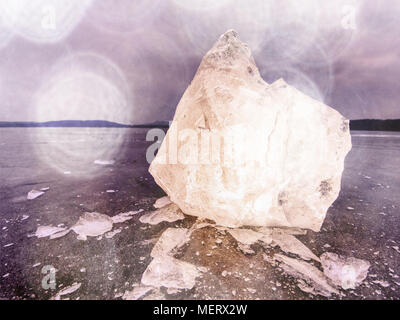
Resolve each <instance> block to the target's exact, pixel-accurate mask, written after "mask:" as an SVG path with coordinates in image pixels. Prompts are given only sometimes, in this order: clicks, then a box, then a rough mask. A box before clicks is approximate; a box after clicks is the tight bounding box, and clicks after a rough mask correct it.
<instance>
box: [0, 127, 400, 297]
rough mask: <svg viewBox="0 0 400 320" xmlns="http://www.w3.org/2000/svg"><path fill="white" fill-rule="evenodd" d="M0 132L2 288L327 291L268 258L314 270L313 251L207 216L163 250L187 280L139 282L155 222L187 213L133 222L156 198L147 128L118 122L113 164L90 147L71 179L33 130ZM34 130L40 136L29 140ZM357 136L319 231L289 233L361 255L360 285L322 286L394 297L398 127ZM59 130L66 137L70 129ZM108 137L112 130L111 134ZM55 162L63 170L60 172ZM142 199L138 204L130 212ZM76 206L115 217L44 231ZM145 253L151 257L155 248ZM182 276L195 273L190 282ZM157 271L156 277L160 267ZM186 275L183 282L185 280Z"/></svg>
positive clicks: (398, 242) (1, 292)
mask: <svg viewBox="0 0 400 320" xmlns="http://www.w3.org/2000/svg"><path fill="white" fill-rule="evenodd" d="M0 130H1V134H0V139H1V140H2V141H0V145H1V148H2V149H1V151H2V152H1V153H0V166H1V170H0V181H2V184H1V186H0V212H1V217H0V230H1V233H0V248H1V251H0V252H1V262H0V279H1V287H0V298H9V299H50V298H55V297H57V294H58V293H60V292H67V294H65V295H61V296H60V298H61V299H123V297H125V298H126V299H133V298H135V299H150V298H157V299H162V298H166V299H187V298H192V299H218V298H220V299H224V298H228V299H325V298H326V297H324V296H323V295H320V294H318V295H315V292H313V290H315V286H314V288H313V287H311V286H310V284H309V283H307V281H306V280H304V279H302V278H301V277H300V278H299V277H296V276H292V275H289V274H288V273H287V272H285V270H284V268H283V267H284V266H280V264H281V263H282V262H281V261H275V262H274V256H276V255H283V256H286V257H288V258H289V259H294V260H295V261H300V262H301V265H303V264H304V263H307V264H311V265H312V266H314V267H315V268H317V269H318V270H319V271H321V272H322V270H323V269H322V266H321V265H320V263H319V262H318V261H315V259H313V258H311V259H310V260H307V261H306V260H302V259H300V258H299V256H298V255H296V254H293V253H288V252H286V251H285V250H282V249H281V248H280V246H279V244H277V245H275V246H272V245H266V243H265V242H267V243H268V241H269V240H268V239H269V238H268V239H267V238H263V239H264V240H265V241H264V242H263V241H256V242H252V243H250V244H246V246H247V247H246V249H249V251H248V252H249V253H247V254H244V253H243V251H242V250H241V249H243V248H240V245H239V244H238V242H237V241H236V240H235V238H234V237H233V236H232V235H231V234H230V232H228V231H227V230H226V229H224V228H215V227H210V226H207V225H203V226H204V227H203V228H199V229H196V230H194V231H193V232H191V234H190V238H189V241H186V238H185V236H186V233H185V232H183V231H182V232H181V233H179V232H178V233H176V234H174V235H175V236H176V235H178V234H180V235H181V236H182V237H181V238H178V237H172V238H173V239H175V240H178V239H181V240H182V242H183V244H182V242H179V241H177V242H179V246H178V248H177V249H176V250H172V253H171V254H172V256H171V258H174V259H176V260H178V261H181V262H184V263H183V264H182V263H178V265H179V266H178V267H177V266H176V265H174V264H172V266H171V268H177V269H178V270H180V269H179V268H180V267H181V266H182V265H183V266H184V267H188V268H189V269H191V270H192V271H193V273H190V272H189V273H188V275H189V277H188V279H186V281H183V282H182V279H175V280H176V281H177V282H176V283H178V284H179V285H177V284H176V283H175V284H174V285H175V286H178V287H179V288H175V287H170V288H167V287H166V286H162V287H160V288H158V287H155V286H154V283H153V285H150V286H148V285H144V284H143V283H141V280H142V277H143V274H144V273H145V271H146V269H147V268H148V267H149V265H151V263H152V261H153V260H154V259H155V258H154V257H152V256H151V253H152V250H155V249H154V248H157V247H155V246H156V244H157V242H158V240H159V239H162V235H163V234H164V232H165V231H166V230H168V228H178V229H190V228H191V227H192V225H193V224H194V222H195V219H194V218H193V217H188V216H185V219H183V220H177V221H174V222H166V221H163V222H159V223H157V224H154V225H151V224H148V223H141V222H140V221H139V219H140V218H141V217H142V216H144V215H146V214H148V213H149V212H154V211H155V210H156V209H155V208H154V206H153V205H154V203H155V201H156V200H157V199H159V198H161V197H162V196H164V194H163V193H162V191H161V190H160V189H159V188H158V187H157V186H156V184H155V183H154V182H153V181H152V179H151V177H150V175H149V174H148V173H147V167H148V164H147V163H146V161H145V150H146V147H147V146H148V145H149V144H150V142H148V143H146V142H145V141H144V133H145V131H143V130H131V129H123V130H130V132H131V133H133V132H136V133H138V135H133V134H132V135H131V136H132V138H130V139H129V141H126V142H125V143H124V144H123V145H122V149H121V150H120V152H119V155H120V156H119V157H113V158H112V159H115V163H114V164H113V165H112V166H110V165H96V164H94V161H95V160H97V159H102V158H99V157H98V155H96V158H94V159H86V160H87V163H85V164H84V165H87V166H88V167H90V168H93V167H94V168H96V170H100V171H96V174H95V175H91V176H88V177H80V176H79V175H76V174H75V173H74V172H75V171H76V168H75V164H74V163H71V166H70V167H68V168H67V167H66V168H64V170H62V171H57V170H54V168H50V167H48V166H47V165H46V163H43V162H42V161H40V159H38V158H36V157H35V152H34V149H33V142H34V141H39V142H38V143H41V144H43V143H46V139H45V138H44V137H42V136H40V134H39V133H40V130H42V129H39V131H37V130H36V131H35V130H32V129H0ZM17 131H18V133H16V132H17ZM42 131H43V130H42ZM32 132H33V133H32ZM28 133H29V134H28ZM86 134H87V132H86ZM96 134H98V135H99V138H100V137H101V139H102V140H104V139H106V140H107V137H108V134H107V131H106V130H103V131H101V132H100V133H99V132H98V131H96V133H92V134H91V139H94V138H93V137H96ZM353 134H354V133H353ZM34 135H39V136H40V137H41V139H39V140H37V139H33V138H32V136H34ZM355 135H356V136H355V137H353V150H352V151H351V152H350V154H349V155H348V157H347V159H346V163H345V172H344V176H343V180H342V191H341V194H340V196H339V198H338V200H337V201H336V202H335V203H334V205H333V206H332V207H331V208H330V209H329V211H328V214H327V218H326V220H325V222H324V225H323V228H322V230H321V232H320V233H315V232H311V231H308V232H307V234H305V235H304V234H301V232H297V233H295V234H294V235H293V236H294V237H295V238H296V239H297V240H298V241H300V242H301V243H302V244H303V245H304V246H305V247H306V248H307V249H309V250H310V251H311V252H312V253H313V254H315V256H317V257H320V256H321V255H322V254H323V253H324V252H333V253H336V254H339V255H342V256H348V257H355V258H358V259H363V260H366V261H368V262H369V263H370V264H371V266H370V267H369V270H368V274H367V277H366V279H365V280H364V281H363V282H362V283H361V284H360V285H359V286H356V288H355V289H348V290H344V289H340V288H339V289H335V290H339V291H340V295H338V294H336V293H332V294H331V296H330V298H331V299H365V298H367V299H400V293H399V292H400V291H399V287H400V259H399V257H400V256H399V251H400V250H399V248H400V235H399V233H398V226H399V225H400V217H399V214H398V213H399V206H400V198H399V197H398V195H399V194H400V185H399V181H400V179H399V177H400V139H399V138H398V137H400V135H399V134H392V133H391V134H388V133H385V137H380V136H377V135H379V134H377V133H374V134H373V136H370V135H369V133H365V132H356V133H355ZM392 135H393V138H391V136H392ZM68 137H69V138H70V139H71V135H70V132H69V133H68ZM72 137H75V138H76V139H77V141H78V140H81V139H83V138H84V136H82V134H79V133H77V132H75V134H73V135H72ZM108 139H109V140H110V141H112V140H113V139H114V137H113V136H112V134H110V136H109V138H108ZM3 143H4V144H3ZM77 144H78V147H79V142H77ZM78 147H77V148H78ZM78 149H79V148H78ZM104 159H110V158H104ZM64 171H69V172H70V174H69V175H65V174H64ZM48 187H50V189H48V190H47V191H46V193H45V194H44V195H42V196H41V197H38V198H36V199H34V200H27V194H28V192H29V191H31V190H41V189H42V188H48ZM106 190H118V192H114V193H107V192H106ZM348 207H350V208H352V209H348ZM140 209H142V210H143V211H142V212H137V211H138V210H140ZM85 212H98V213H101V214H104V215H107V216H108V217H110V219H111V220H112V221H113V227H112V229H111V230H110V231H108V232H105V233H104V234H103V235H101V236H97V237H91V236H89V237H87V241H85V242H82V241H79V240H77V239H76V237H77V235H76V234H75V233H74V232H69V233H67V234H64V235H62V236H60V237H57V238H54V239H50V237H51V236H53V237H54V235H57V234H59V233H63V232H66V231H68V230H69V228H71V226H73V225H74V224H75V223H77V221H79V218H80V217H81V216H82V215H83V214H84V213H85ZM130 212H137V213H135V214H129V213H130ZM115 217H117V218H115ZM116 223H118V224H116ZM39 226H52V227H54V228H59V229H60V230H59V232H55V233H52V234H51V235H50V236H49V235H48V236H47V237H43V238H37V237H36V236H34V235H35V232H36V231H37V229H38V227H39ZM53 231H54V230H53ZM253 231H257V232H260V230H253ZM239 232H240V231H239ZM32 235H33V236H32ZM107 235H108V236H107ZM167 235H168V233H167ZM164 237H167V236H166V235H165V236H164ZM257 237H258V236H257ZM257 237H256V238H257ZM270 240H271V239H270ZM291 240H293V239H291ZM166 243H167V244H165V242H164V245H161V244H159V245H158V248H160V247H161V249H157V250H160V251H161V252H165V251H168V250H169V249H168V248H170V246H169V245H170V242H169V241H167V242H166ZM271 244H273V241H272V240H271ZM281 245H283V246H284V247H285V244H282V243H281ZM287 245H288V244H287V243H286V246H287ZM286 249H287V248H286ZM303 249H304V248H303ZM303 254H305V253H303ZM154 255H155V256H156V258H157V257H159V254H157V253H154ZM276 257H279V256H276ZM157 259H160V258H157ZM275 260H276V259H275ZM172 261H175V260H172ZM287 261H288V260H287ZM156 262H157V260H156ZM169 262H171V261H169ZM273 263H276V265H273ZM153 265H154V264H153ZM189 265H190V266H194V267H195V268H196V271H194V269H192V267H189ZM45 266H53V267H54V268H55V269H56V270H57V271H56V289H54V290H51V289H44V288H43V287H42V279H43V277H44V276H45V274H44V273H42V270H43V268H44V267H45ZM199 267H200V268H206V270H207V271H205V272H204V271H201V270H199V269H198V268H199ZM298 267H299V266H298ZM292 268H293V266H292ZM166 270H167V269H166ZM202 270H204V269H202ZM286 270H288V268H287V267H286ZM304 270H309V269H307V268H305V269H304ZM292 271H293V270H292ZM175 274H176V273H175ZM190 275H192V276H193V275H196V277H195V280H194V284H193V280H192V278H193V277H190ZM157 276H158V277H159V279H163V278H162V276H163V274H159V275H157ZM303 278H304V277H303ZM153 279H154V278H153ZM162 281H164V280H162ZM164 284H166V283H164ZM192 284H193V287H192V288H191V289H189V288H187V287H190V286H191V285H192ZM78 285H79V288H77V286H78ZM168 285H170V284H168ZM156 286H158V284H157V285H156ZM147 287H150V288H151V289H148V288H147ZM182 287H186V289H182ZM75 288H77V289H76V290H74V291H72V290H73V289H75ZM63 290H65V291H63ZM71 291H72V292H71Z"/></svg>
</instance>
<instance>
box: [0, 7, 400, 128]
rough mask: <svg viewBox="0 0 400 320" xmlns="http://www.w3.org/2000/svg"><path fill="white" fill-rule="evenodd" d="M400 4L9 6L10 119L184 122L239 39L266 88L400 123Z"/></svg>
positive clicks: (6, 90)
mask: <svg viewBox="0 0 400 320" xmlns="http://www.w3.org/2000/svg"><path fill="white" fill-rule="evenodd" d="M399 20H400V1H397V0H386V1H384V0H380V1H366V0H365V1H361V0H333V1H320V0H304V1H295V0H280V1H272V0H271V1H267V0H220V1H216V0H140V1H139V0H137V1H132V0H118V1H115V0H13V1H8V0H0V121H48V120H70V119H83V120H88V119H89V120H90V119H96V120H97V119H98V120H109V121H117V122H122V123H143V122H151V121H156V120H169V119H172V117H173V114H174V111H175V108H176V105H177V103H178V102H179V100H180V97H181V96H182V94H183V92H184V90H185V89H186V87H187V86H188V85H189V83H190V81H191V79H192V78H193V75H194V73H195V71H196V69H197V67H198V65H199V63H200V61H201V58H202V56H203V55H204V54H205V53H206V52H207V50H208V49H209V48H210V47H211V46H212V44H213V43H214V42H215V41H216V40H217V38H218V36H219V35H220V34H222V33H223V32H225V31H226V30H228V29H235V30H236V31H238V33H239V36H240V38H241V39H242V40H243V41H244V42H247V43H248V44H249V46H250V48H251V49H252V51H253V55H254V58H255V60H256V63H257V65H258V67H259V69H260V72H261V74H262V76H263V78H264V79H265V80H266V81H267V82H272V81H274V80H276V79H278V78H280V77H282V78H284V79H285V80H286V81H287V82H288V83H290V84H292V85H294V86H296V87H297V88H298V89H300V90H302V91H304V92H305V93H307V94H310V95H311V96H313V97H314V98H316V99H319V100H322V101H324V102H325V103H327V104H328V105H330V106H332V107H333V108H335V109H337V110H338V111H339V112H341V113H342V114H343V115H344V116H345V117H347V118H350V119H360V118H400V107H399V105H398V101H399V97H400V81H399V75H400V73H399V72H400V59H399V58H400V57H399V55H400V44H399V41H400V28H399V27H398V26H399V25H400V24H399V23H400V21H399Z"/></svg>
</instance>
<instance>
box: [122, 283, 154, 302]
mask: <svg viewBox="0 0 400 320" xmlns="http://www.w3.org/2000/svg"><path fill="white" fill-rule="evenodd" d="M153 289H154V288H153V287H149V286H140V285H139V286H136V287H134V288H133V290H131V291H125V293H124V295H123V296H122V299H124V300H138V299H140V298H142V297H143V296H145V295H146V294H147V293H148V292H150V291H151V290H153Z"/></svg>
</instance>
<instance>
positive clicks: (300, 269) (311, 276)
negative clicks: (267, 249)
mask: <svg viewBox="0 0 400 320" xmlns="http://www.w3.org/2000/svg"><path fill="white" fill-rule="evenodd" d="M274 260H275V261H277V262H279V263H280V267H281V268H282V269H283V271H284V272H285V273H287V274H289V275H291V276H293V277H295V278H297V279H299V280H301V281H300V285H299V288H300V289H301V290H303V291H306V292H308V293H313V294H320V295H322V296H325V297H329V296H331V294H332V293H335V294H339V291H338V290H336V289H335V288H334V287H333V286H331V285H330V284H329V283H328V279H327V278H326V277H325V275H324V274H323V273H322V272H321V271H320V270H318V269H317V268H316V267H314V266H313V265H312V264H310V263H308V262H305V261H302V260H297V259H293V258H289V257H287V256H284V255H282V254H275V255H274ZM305 283H306V284H307V286H305Z"/></svg>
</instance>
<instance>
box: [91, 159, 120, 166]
mask: <svg viewBox="0 0 400 320" xmlns="http://www.w3.org/2000/svg"><path fill="white" fill-rule="evenodd" d="M94 164H98V165H100V166H112V165H113V164H115V160H101V159H99V160H95V161H94Z"/></svg>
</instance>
